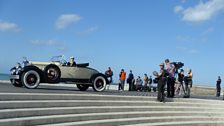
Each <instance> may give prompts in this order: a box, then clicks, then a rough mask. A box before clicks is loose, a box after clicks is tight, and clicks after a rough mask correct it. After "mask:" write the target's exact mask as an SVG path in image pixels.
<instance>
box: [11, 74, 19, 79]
mask: <svg viewBox="0 0 224 126" xmlns="http://www.w3.org/2000/svg"><path fill="white" fill-rule="evenodd" d="M9 78H10V79H19V75H10V76H9Z"/></svg>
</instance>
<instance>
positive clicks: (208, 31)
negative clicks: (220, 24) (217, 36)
mask: <svg viewBox="0 0 224 126" xmlns="http://www.w3.org/2000/svg"><path fill="white" fill-rule="evenodd" d="M212 32H214V28H213V27H209V28H208V29H206V30H205V31H203V32H202V33H201V35H202V36H206V35H208V34H209V33H212Z"/></svg>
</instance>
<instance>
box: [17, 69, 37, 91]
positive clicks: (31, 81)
mask: <svg viewBox="0 0 224 126" xmlns="http://www.w3.org/2000/svg"><path fill="white" fill-rule="evenodd" d="M21 81H22V84H23V85H24V86H25V87H26V88H29V89H34V88H37V87H38V86H39V84H40V75H39V74H38V72H36V71H35V70H29V71H26V72H24V73H23V74H22V78H21Z"/></svg>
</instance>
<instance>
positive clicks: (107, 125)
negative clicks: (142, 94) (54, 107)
mask: <svg viewBox="0 0 224 126" xmlns="http://www.w3.org/2000/svg"><path fill="white" fill-rule="evenodd" d="M223 119H224V117H215V116H214V117H213V118H212V120H215V121H219V120H223ZM207 120H211V117H209V116H190V117H189V116H166V117H135V118H120V119H104V120H89V121H79V122H69V123H59V124H56V123H52V124H47V125H42V126H119V125H127V124H141V123H158V122H177V121H178V122H183V121H201V122H202V121H207Z"/></svg>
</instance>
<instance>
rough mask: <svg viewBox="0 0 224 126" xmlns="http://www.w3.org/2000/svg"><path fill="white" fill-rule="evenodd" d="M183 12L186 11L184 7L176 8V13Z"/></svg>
mask: <svg viewBox="0 0 224 126" xmlns="http://www.w3.org/2000/svg"><path fill="white" fill-rule="evenodd" d="M183 10H184V8H183V7H182V6H176V7H174V12H175V13H179V12H181V11H183Z"/></svg>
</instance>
